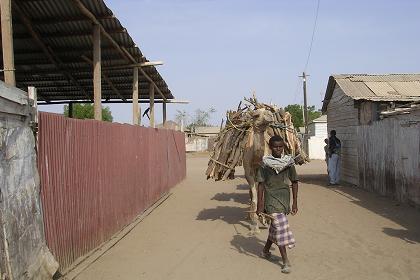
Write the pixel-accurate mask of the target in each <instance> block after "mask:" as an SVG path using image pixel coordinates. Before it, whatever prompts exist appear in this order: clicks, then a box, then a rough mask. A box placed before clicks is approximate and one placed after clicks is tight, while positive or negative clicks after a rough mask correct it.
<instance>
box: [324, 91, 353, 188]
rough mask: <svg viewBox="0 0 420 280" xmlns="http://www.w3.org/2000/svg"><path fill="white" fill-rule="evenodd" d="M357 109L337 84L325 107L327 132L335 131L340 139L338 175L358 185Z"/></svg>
mask: <svg viewBox="0 0 420 280" xmlns="http://www.w3.org/2000/svg"><path fill="white" fill-rule="evenodd" d="M358 114H359V111H358V109H357V108H355V107H354V100H353V99H351V98H350V97H348V96H346V95H345V94H344V92H343V90H342V89H341V88H340V87H339V86H338V85H337V86H336V87H335V89H334V93H333V95H332V97H331V100H330V103H329V104H328V107H327V119H328V132H330V131H331V130H333V129H334V130H336V131H337V137H338V138H339V139H340V140H341V145H342V148H341V158H340V177H341V180H342V181H344V182H347V183H350V184H353V185H359V176H358V174H357V172H355V170H358V169H359V167H358V146H357V145H358V144H357V126H358V125H359V118H358Z"/></svg>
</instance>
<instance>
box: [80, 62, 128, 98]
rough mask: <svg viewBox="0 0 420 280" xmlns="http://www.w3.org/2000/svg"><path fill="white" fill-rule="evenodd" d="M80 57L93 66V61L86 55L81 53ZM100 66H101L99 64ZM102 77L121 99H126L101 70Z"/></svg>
mask: <svg viewBox="0 0 420 280" xmlns="http://www.w3.org/2000/svg"><path fill="white" fill-rule="evenodd" d="M82 59H84V60H85V61H86V62H88V63H89V64H90V65H92V66H93V61H92V60H91V59H90V58H88V57H87V56H84V55H82ZM101 68H102V66H101ZM101 72H102V71H101ZM102 78H104V80H105V81H106V82H107V83H108V85H109V86H110V87H111V89H112V91H113V92H114V93H115V94H116V95H118V96H119V97H121V99H122V100H124V101H127V100H126V99H125V97H124V96H122V95H121V93H120V91H119V90H118V89H117V88H116V87H115V85H114V83H113V82H112V81H111V80H110V79H109V78H108V76H107V75H106V74H105V73H103V72H102Z"/></svg>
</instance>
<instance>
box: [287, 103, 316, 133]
mask: <svg viewBox="0 0 420 280" xmlns="http://www.w3.org/2000/svg"><path fill="white" fill-rule="evenodd" d="M284 110H285V111H286V112H289V113H290V114H291V115H292V122H293V125H294V126H295V128H296V129H298V128H299V127H303V126H304V121H303V108H302V107H301V105H299V104H292V105H287V106H286V108H284ZM321 115H322V113H321V112H319V111H317V110H316V109H315V106H308V121H309V122H311V121H313V120H314V119H316V118H319V117H320V116H321Z"/></svg>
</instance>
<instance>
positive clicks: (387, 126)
mask: <svg viewBox="0 0 420 280" xmlns="http://www.w3.org/2000/svg"><path fill="white" fill-rule="evenodd" d="M419 101H420V74H389V75H366V74H353V75H332V76H330V78H329V81H328V86H327V90H326V93H325V99H324V104H323V107H322V111H323V113H326V114H327V120H328V131H331V130H332V129H334V130H336V131H337V136H338V137H339V138H340V139H341V142H342V151H341V162H340V163H341V166H340V171H341V179H342V181H344V182H347V183H351V184H354V185H358V186H361V187H363V188H365V189H368V190H373V191H376V192H378V193H381V194H384V195H388V196H393V197H395V198H396V199H398V200H401V201H406V200H408V201H409V200H411V199H414V200H416V204H419V202H420V201H419V200H418V191H414V189H415V188H416V187H415V182H416V180H417V182H419V181H418V175H416V173H417V174H418V173H419V170H418V156H419V155H418V153H419V136H420V135H419V126H418V113H413V112H414V109H413V107H412V106H411V105H413V104H415V103H416V102H419ZM410 104H411V105H410ZM404 106H406V108H405V110H406V111H404V112H405V113H404V114H403V115H401V116H399V115H398V114H397V112H399V111H401V110H402V108H404ZM413 106H417V105H413ZM398 107H399V109H398ZM394 108H396V109H394ZM390 110H391V111H390ZM407 110H411V111H407ZM416 110H417V109H416ZM387 112H393V113H392V114H391V113H387ZM408 112H410V113H408ZM390 115H394V116H393V117H390V118H384V116H390ZM408 135H409V136H408ZM408 151H410V152H408ZM416 157H417V161H416ZM415 162H417V163H415ZM416 178H417V179H416ZM417 185H418V184H417ZM417 188H418V187H417ZM408 189H410V190H411V191H413V192H414V193H416V194H413V193H409V192H408ZM412 195H414V196H417V198H414V197H412ZM409 196H410V197H411V198H409Z"/></svg>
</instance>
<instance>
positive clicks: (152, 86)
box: [149, 84, 155, 127]
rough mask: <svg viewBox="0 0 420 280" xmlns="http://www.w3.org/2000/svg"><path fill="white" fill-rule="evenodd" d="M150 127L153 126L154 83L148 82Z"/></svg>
mask: <svg viewBox="0 0 420 280" xmlns="http://www.w3.org/2000/svg"><path fill="white" fill-rule="evenodd" d="M149 92H150V97H149V98H150V127H155V85H154V84H150V90H149Z"/></svg>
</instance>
